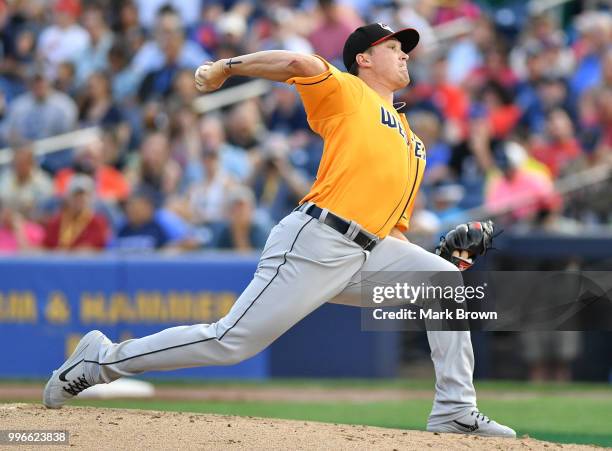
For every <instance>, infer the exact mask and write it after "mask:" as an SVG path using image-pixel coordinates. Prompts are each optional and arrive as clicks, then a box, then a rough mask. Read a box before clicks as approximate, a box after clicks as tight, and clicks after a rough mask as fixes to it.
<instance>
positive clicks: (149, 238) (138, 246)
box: [113, 188, 168, 251]
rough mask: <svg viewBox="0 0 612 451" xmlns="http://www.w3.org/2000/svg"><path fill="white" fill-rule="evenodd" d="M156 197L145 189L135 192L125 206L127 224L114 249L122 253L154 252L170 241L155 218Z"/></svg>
mask: <svg viewBox="0 0 612 451" xmlns="http://www.w3.org/2000/svg"><path fill="white" fill-rule="evenodd" d="M154 198H155V195H154V193H152V192H150V190H147V189H145V188H141V189H140V190H138V191H136V192H134V193H133V194H132V195H131V196H130V197H129V199H128V200H127V203H126V206H125V213H126V222H125V224H123V225H122V226H121V227H120V228H119V231H118V232H117V238H116V239H115V240H114V243H113V247H114V248H116V249H119V250H122V251H152V250H155V249H160V248H162V247H164V245H165V244H166V243H167V241H168V235H167V234H166V232H165V230H164V228H163V227H162V225H161V224H160V223H159V221H158V220H157V219H156V217H155V204H154V202H155V200H154Z"/></svg>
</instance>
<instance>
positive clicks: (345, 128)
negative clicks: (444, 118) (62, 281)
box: [43, 23, 515, 437]
mask: <svg viewBox="0 0 612 451" xmlns="http://www.w3.org/2000/svg"><path fill="white" fill-rule="evenodd" d="M418 41H419V34H418V32H417V31H416V30H413V29H405V30H401V31H398V32H393V31H392V30H391V29H390V28H389V27H388V26H386V25H384V24H377V23H375V24H370V25H366V26H363V27H360V28H358V29H357V30H355V31H354V32H353V33H352V34H351V35H350V36H349V38H348V39H347V41H346V43H345V46H344V53H343V60H344V65H345V66H346V69H347V70H348V73H346V72H342V71H340V70H338V69H337V68H335V67H334V66H332V65H331V64H330V63H328V62H327V61H325V60H324V59H323V58H320V57H318V56H313V55H303V54H298V53H293V52H287V51H264V52H257V53H252V54H249V55H244V56H237V57H234V58H229V59H223V60H219V61H215V62H207V63H205V64H204V65H202V66H200V67H199V68H198V69H197V71H196V73H195V83H196V85H197V88H198V89H199V90H200V91H201V92H210V91H214V90H216V89H218V88H219V87H221V85H223V83H224V82H225V80H227V79H228V78H229V77H231V76H233V75H243V76H249V77H259V78H264V79H267V80H274V81H279V82H286V83H288V84H291V85H294V86H295V88H296V89H297V91H298V93H299V95H300V96H301V99H302V101H303V103H304V107H305V109H306V113H307V115H308V123H309V125H310V127H311V128H312V130H313V131H314V132H316V133H317V134H319V135H320V136H321V137H322V138H323V141H324V151H323V156H322V158H321V162H320V166H319V170H318V173H317V178H316V181H315V182H314V184H313V185H312V188H311V189H310V192H309V193H308V194H307V195H306V197H304V199H302V201H301V202H300V205H299V206H298V208H296V210H294V211H293V212H292V213H291V214H289V215H288V216H287V217H285V218H284V219H283V220H282V221H281V222H280V223H279V224H278V225H276V226H275V227H274V228H273V229H272V231H271V233H270V236H269V238H268V241H267V243H266V246H265V248H264V250H263V253H262V255H261V260H260V261H259V264H258V266H257V270H256V272H255V274H254V277H253V280H252V281H251V283H250V284H249V285H248V286H247V288H246V289H245V290H244V292H243V293H242V294H241V296H240V297H239V298H238V300H237V301H236V303H235V304H234V306H233V307H232V309H231V310H230V312H229V313H228V314H227V316H225V317H224V318H222V319H221V320H219V321H218V322H216V323H214V324H198V325H192V326H180V327H173V328H170V329H166V330H163V331H161V332H159V333H156V334H154V335H150V336H148V337H143V338H138V339H134V340H128V341H124V342H122V343H111V342H110V341H109V340H108V339H107V338H106V337H105V336H104V335H103V334H102V333H101V332H99V331H92V332H90V333H88V334H87V335H85V337H83V339H82V340H81V342H80V343H79V344H78V346H77V347H76V350H75V351H74V353H73V355H72V356H71V357H70V358H69V359H68V360H67V361H66V362H65V363H64V364H63V365H62V366H61V367H60V368H59V369H57V370H56V371H54V372H53V375H52V376H51V379H50V380H49V382H48V383H47V386H46V387H45V390H44V395H43V403H44V405H45V406H47V407H49V408H58V407H61V406H62V405H63V404H64V403H65V402H66V401H68V400H69V399H71V398H72V397H74V396H75V395H77V394H78V393H80V392H81V391H82V390H84V389H85V388H87V387H90V386H92V385H95V384H101V383H108V382H111V381H113V380H115V379H118V378H120V377H122V376H133V375H136V374H141V373H144V372H147V371H158V370H172V369H177V368H187V367H194V366H206V365H231V364H235V363H237V362H240V361H242V360H244V359H247V358H249V357H251V356H253V355H255V354H257V353H258V352H260V351H261V350H263V349H264V348H265V347H267V346H268V345H269V344H270V343H272V342H273V341H274V340H275V339H276V338H278V337H279V336H280V335H282V334H283V333H284V332H285V331H286V330H288V329H289V328H290V327H292V326H293V325H294V324H296V323H297V322H298V321H300V320H301V319H302V318H304V317H305V316H306V315H308V314H309V313H310V312H312V311H313V310H315V309H316V308H318V307H319V306H321V305H322V304H323V303H325V302H337V303H345V304H355V302H354V299H355V293H359V292H360V273H361V272H362V271H371V272H377V271H398V272H400V271H401V272H404V273H407V272H411V271H459V270H463V269H466V268H468V267H469V266H470V265H471V264H472V263H473V259H474V258H475V257H476V254H478V253H484V252H485V251H486V249H487V248H488V247H490V243H491V237H492V226H491V224H490V223H480V222H474V223H469V224H462V225H460V226H458V227H457V228H456V229H454V230H453V231H451V232H449V233H448V234H447V236H446V238H445V239H443V240H442V242H441V244H440V246H439V248H438V254H439V255H436V254H433V253H430V252H427V251H426V250H424V249H422V248H420V247H418V246H416V245H414V244H412V243H410V242H408V240H407V239H406V238H405V237H404V234H403V232H404V231H406V230H407V229H408V227H409V222H410V216H411V213H412V209H413V207H414V201H415V198H416V195H417V192H418V190H419V185H420V183H421V180H422V178H423V172H424V169H425V163H426V151H425V147H424V145H423V143H422V142H421V140H420V139H419V138H418V137H417V136H416V135H415V134H414V133H413V132H412V131H411V130H410V126H409V124H408V122H407V120H406V117H405V116H404V115H403V114H400V113H398V112H397V111H396V110H395V108H394V107H393V93H394V92H395V91H397V90H400V89H402V88H404V87H406V86H407V85H408V83H409V82H410V75H409V74H408V67H407V63H408V59H409V57H408V54H409V52H410V51H411V50H412V49H414V48H415V46H416V45H417V43H418ZM427 336H428V339H429V345H430V347H431V357H432V360H433V363H434V368H435V373H436V386H435V387H436V394H435V399H434V403H433V408H432V411H431V414H430V416H429V420H428V423H427V430H429V431H435V432H455V433H464V434H478V435H484V436H502V437H515V432H514V431H513V430H512V429H510V428H508V427H506V426H503V425H501V424H498V423H496V422H495V421H493V420H491V419H489V418H488V417H486V416H485V415H483V414H482V413H481V412H479V410H478V409H477V406H476V394H475V391H474V386H473V383H472V374H473V368H474V356H473V352H472V344H471V341H470V333H469V332H468V331H428V333H427Z"/></svg>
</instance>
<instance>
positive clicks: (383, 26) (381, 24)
mask: <svg viewBox="0 0 612 451" xmlns="http://www.w3.org/2000/svg"><path fill="white" fill-rule="evenodd" d="M377 23H378V25H379V26H380V28H384V29H385V30H387V31H390V32H391V33H394V31H393V30H392V29H391V27H390V26H389V25H387V24H386V23H380V22H377Z"/></svg>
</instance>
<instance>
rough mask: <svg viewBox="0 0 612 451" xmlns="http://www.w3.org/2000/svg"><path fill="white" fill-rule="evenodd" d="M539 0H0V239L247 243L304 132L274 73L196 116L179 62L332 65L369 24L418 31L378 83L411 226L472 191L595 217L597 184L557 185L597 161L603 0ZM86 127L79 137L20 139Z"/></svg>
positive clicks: (611, 31) (560, 226) (314, 158)
mask: <svg viewBox="0 0 612 451" xmlns="http://www.w3.org/2000/svg"><path fill="white" fill-rule="evenodd" d="M538 3H542V2H523V1H501V0H499V1H496V0H488V1H484V0H483V1H470V0H395V1H383V0H372V1H367V0H336V1H334V0H318V1H314V0H303V1H292V0H271V1H266V2H253V1H240V0H224V1H212V0H170V1H169V0H90V1H88V0H81V1H79V0H56V1H45V0H12V1H11V0H0V148H4V149H3V150H0V162H3V164H4V167H3V168H2V172H1V173H0V251H2V252H18V251H21V250H28V249H29V250H32V249H59V250H64V251H67V250H70V251H73V250H88V251H91V250H104V249H114V250H116V251H132V252H133V251H138V252H140V251H150V250H154V249H167V250H175V251H185V250H198V249H234V250H239V251H250V250H254V249H260V248H261V247H263V245H264V243H265V240H266V237H267V234H268V231H269V229H270V228H271V226H273V225H274V224H275V223H276V222H277V221H278V220H280V219H281V218H282V217H283V216H285V215H286V214H288V213H289V212H290V211H291V210H292V209H293V208H295V206H296V205H297V203H298V202H299V200H300V199H301V198H302V197H303V196H304V195H305V194H306V193H307V191H308V189H309V186H310V184H311V182H312V181H313V180H314V178H315V177H316V170H317V166H318V162H319V159H320V156H321V152H322V142H321V140H320V138H319V137H318V136H316V135H314V134H313V133H312V132H311V131H310V130H309V128H308V123H307V121H306V115H305V112H304V110H303V107H302V106H301V103H300V99H299V97H298V96H297V94H296V92H295V91H294V90H293V88H291V87H289V86H288V85H285V84H282V83H275V84H272V85H271V88H270V90H269V92H267V93H266V94H265V95H263V96H260V97H257V98H250V99H240V98H238V99H235V100H236V101H235V102H234V103H232V104H230V105H227V106H224V107H222V108H219V109H216V110H212V111H207V112H205V113H202V112H201V110H200V109H199V107H198V106H197V104H194V100H195V99H197V98H198V92H197V91H196V89H195V86H194V82H193V73H194V70H195V68H196V67H197V66H198V65H200V64H202V63H203V62H205V61H208V60H215V59H218V58H224V57H230V56H235V55H240V54H244V53H249V52H254V51H258V50H269V49H285V50H291V51H297V52H306V53H316V54H318V55H321V56H323V57H324V58H326V59H327V60H328V61H330V62H331V63H332V64H334V65H336V67H338V68H340V69H342V70H344V69H345V68H344V67H343V65H342V63H341V56H342V55H341V54H342V48H343V45H344V41H345V39H346V37H347V36H348V35H349V34H350V33H351V31H352V30H354V29H355V28H356V27H357V26H359V25H361V24H363V23H367V22H383V23H386V24H389V25H390V26H391V27H393V28H394V29H400V28H405V27H414V28H417V29H418V30H419V32H420V33H421V43H420V45H419V46H418V47H417V49H416V50H415V51H414V52H413V53H412V54H411V55H410V61H409V71H410V73H411V78H412V83H411V85H410V86H409V87H408V88H407V89H405V90H404V91H402V92H400V93H398V95H397V98H396V101H397V102H398V104H397V108H398V109H401V111H402V112H405V113H406V114H407V116H408V119H409V122H410V124H411V127H412V128H413V130H414V131H415V133H417V135H419V136H420V137H421V139H422V140H423V142H424V143H425V145H426V148H427V169H426V177H425V181H424V186H423V188H422V190H421V195H420V197H419V198H418V206H417V208H416V209H415V213H414V216H413V219H412V222H411V231H410V233H413V234H417V235H418V234H423V235H425V236H433V235H434V234H437V233H439V231H440V229H441V228H444V227H447V226H448V225H449V224H451V223H456V222H459V221H464V220H468V219H472V216H471V215H472V214H475V213H474V211H473V210H472V209H474V208H477V207H484V208H486V211H487V214H490V215H495V216H496V217H497V218H498V221H500V222H502V223H505V224H509V225H510V226H512V227H517V228H521V227H523V228H527V229H530V228H533V227H538V228H545V229H548V230H552V231H556V232H562V233H575V232H576V231H577V230H578V229H579V228H585V227H591V228H593V229H601V228H608V229H610V228H611V227H612V209H611V208H610V203H609V201H608V199H609V198H610V196H609V195H610V191H611V189H610V185H609V183H608V182H607V181H605V180H604V181H603V182H597V180H589V179H588V178H587V180H586V182H587V183H582V184H583V185H584V187H583V188H582V189H571V190H568V189H566V188H563V189H561V188H560V186H561V187H567V186H568V185H569V186H574V185H576V184H575V183H574V184H573V185H572V184H571V183H568V180H570V181H571V177H572V176H574V175H576V174H580V173H582V172H583V171H588V170H589V169H590V168H593V167H595V166H599V165H606V164H609V163H610V161H611V156H612V15H611V12H610V9H609V8H610V6H609V3H608V2H606V1H589V0H585V1H573V2H567V3H561V4H560V5H558V6H556V7H554V8H552V9H542V8H540V9H538ZM249 81H250V80H248V79H242V78H239V77H238V78H232V79H230V80H228V83H227V84H226V85H225V86H224V89H223V91H225V90H227V89H230V88H232V87H235V86H238V85H241V84H244V83H247V82H249ZM225 92H226V93H227V92H228V91H225ZM89 127H97V132H96V134H95V136H94V137H93V138H92V139H90V140H88V141H87V143H85V144H78V145H71V143H70V142H68V143H66V144H65V148H63V149H61V151H58V152H53V153H48V154H45V155H44V156H40V155H38V153H37V149H38V146H39V145H40V142H41V141H40V140H44V139H45V138H50V137H53V136H56V135H61V134H65V133H68V132H71V131H74V130H79V129H85V128H89ZM590 182H593V183H590ZM481 213H482V211H481Z"/></svg>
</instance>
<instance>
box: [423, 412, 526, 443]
mask: <svg viewBox="0 0 612 451" xmlns="http://www.w3.org/2000/svg"><path fill="white" fill-rule="evenodd" d="M427 431H429V432H450V433H454V434H472V435H480V436H483V437H507V438H516V432H514V430H513V429H511V428H509V427H508V426H504V425H503V424H499V423H497V422H495V421H493V420H491V419H490V418H489V417H487V416H486V415H485V414H483V413H481V412H479V411H478V410H472V411H471V412H469V413H466V414H465V415H463V416H462V417H459V418H457V419H456V420H452V421H448V422H446V423H441V424H437V425H435V426H434V425H429V424H428V425H427Z"/></svg>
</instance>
